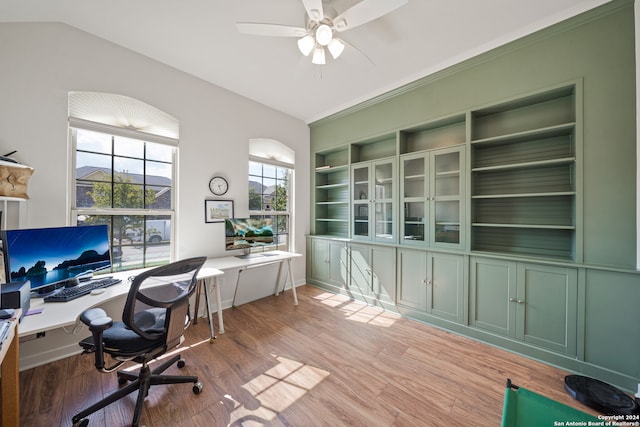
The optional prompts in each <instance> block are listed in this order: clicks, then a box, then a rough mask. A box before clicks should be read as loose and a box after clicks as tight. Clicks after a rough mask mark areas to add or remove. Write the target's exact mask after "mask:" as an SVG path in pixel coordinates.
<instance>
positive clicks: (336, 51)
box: [327, 39, 344, 59]
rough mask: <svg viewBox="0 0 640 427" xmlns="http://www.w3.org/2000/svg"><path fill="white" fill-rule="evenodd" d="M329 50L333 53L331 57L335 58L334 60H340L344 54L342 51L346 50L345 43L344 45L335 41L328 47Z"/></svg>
mask: <svg viewBox="0 0 640 427" xmlns="http://www.w3.org/2000/svg"><path fill="white" fill-rule="evenodd" d="M327 49H329V52H330V53H331V56H332V57H333V59H338V57H339V56H340V55H341V54H342V51H343V50H344V43H342V42H341V41H340V40H338V39H333V40H331V42H330V43H329V45H328V46H327Z"/></svg>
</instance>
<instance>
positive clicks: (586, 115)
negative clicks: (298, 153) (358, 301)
mask: <svg viewBox="0 0 640 427" xmlns="http://www.w3.org/2000/svg"><path fill="white" fill-rule="evenodd" d="M633 11H634V2H633V1H632V0H615V1H612V2H606V3H605V4H603V5H601V6H599V7H597V8H594V9H593V10H590V11H589V12H586V13H584V14H581V15H578V16H576V17H574V18H571V19H569V20H567V21H566V22H561V23H558V24H556V25H553V26H551V27H549V28H546V29H544V30H541V31H540V32H537V33H534V34H532V35H530V36H527V37H524V38H523V39H521V40H517V41H514V42H512V43H508V44H507V45H505V46H501V47H498V48H496V49H492V50H491V51H489V52H486V53H484V54H482V55H479V56H478V57H475V58H471V59H469V60H466V61H463V62H462V63H460V64H456V65H454V66H452V67H449V68H447V69H446V70H443V71H442V72H437V73H434V74H432V75H429V76H426V77H424V78H422V79H419V80H417V81H416V82H412V83H410V84H408V85H406V86H404V87H402V88H398V89H397V90H393V91H391V92H389V93H385V94H383V95H380V96H379V97H376V98H374V99H372V100H368V101H366V102H363V103H361V104H358V105H356V106H354V107H352V108H349V109H348V110H345V111H342V112H339V113H336V114H334V115H332V116H330V117H326V118H323V119H321V120H318V121H316V122H314V123H311V124H310V130H311V153H312V155H311V168H312V170H313V169H314V168H315V169H316V172H315V173H314V174H313V176H315V182H314V183H313V184H312V192H313V194H314V195H315V197H316V198H313V196H312V207H311V209H312V214H311V216H312V222H311V233H310V236H309V238H308V239H309V241H313V240H333V239H335V238H336V236H338V237H340V238H341V239H343V240H344V242H343V243H344V245H345V247H346V248H347V249H349V248H350V247H351V245H354V244H355V245H357V246H356V247H354V250H353V251H351V252H350V254H351V256H354V255H355V256H356V257H357V258H358V260H359V263H356V262H354V261H353V260H350V261H349V262H348V263H347V267H346V268H347V270H349V271H348V275H347V276H348V279H347V280H346V282H345V283H344V284H343V285H341V286H337V285H334V284H331V283H329V282H328V281H326V280H325V281H323V280H317V279H314V278H312V277H311V276H310V275H309V276H308V277H307V279H308V281H309V283H313V284H316V285H318V286H322V287H325V288H327V289H331V290H333V291H336V292H343V293H345V294H347V295H351V296H354V297H356V298H358V297H359V296H360V295H362V294H367V298H362V299H363V300H366V301H368V302H371V298H374V297H375V295H376V292H374V287H373V286H372V283H374V282H373V281H371V280H369V278H370V277H372V276H371V275H369V276H367V274H369V273H368V272H367V271H368V269H370V267H371V265H370V264H369V263H372V264H374V265H375V266H376V270H377V269H378V267H379V266H380V265H381V263H382V261H379V260H378V259H376V257H375V256H374V257H373V258H371V248H373V247H376V248H386V249H388V250H389V252H390V253H391V252H393V251H395V258H394V259H395V264H394V265H389V266H387V267H385V268H389V269H395V278H396V280H395V295H393V296H392V295H389V296H390V297H391V298H390V299H391V301H393V303H388V302H387V303H385V304H387V305H385V304H382V303H380V305H384V306H385V307H386V308H389V309H393V310H396V311H397V312H399V313H401V314H402V315H404V316H407V317H411V318H413V319H417V320H420V321H424V322H427V323H430V324H432V325H436V326H438V327H442V328H445V329H447V330H449V331H453V332H456V333H460V334H463V335H466V336H469V337H472V338H474V339H478V340H481V341H483V342H487V343H489V344H492V345H496V346H500V347H502V348H505V349H509V350H511V351H515V352H518V353H520V354H525V355H528V356H530V357H532V358H534V359H537V360H541V361H545V362H547V363H551V364H553V365H555V366H560V367H563V368H565V369H567V370H570V371H573V372H579V373H582V374H584V375H589V376H592V377H596V378H598V379H600V380H603V381H607V382H610V383H612V384H615V385H617V386H620V387H623V388H625V389H627V390H633V391H634V392H635V390H637V384H638V383H640V364H639V363H638V357H637V355H638V354H640V335H638V328H637V326H638V325H639V324H640V314H639V313H640V311H638V310H637V309H636V308H635V307H636V306H637V302H638V297H639V295H640V272H638V271H637V265H636V264H637V253H636V252H637V230H636V228H637V227H636V222H637V219H636V213H637V212H636V211H637V194H636V193H637V185H636V183H635V181H634V177H635V176H636V175H637V166H638V165H637V149H638V147H637V137H636V128H637V106H636V96H635V94H636V86H637V82H636V80H637V79H636V71H637V70H636V64H635V48H636V45H635V43H634V40H635V38H634V34H635V32H636V27H637V23H636V22H634V21H635V18H634V13H633ZM337 153H340V154H339V155H338V154H337ZM336 158H340V161H338V162H336V163H334V164H332V165H331V167H327V165H326V164H325V163H323V162H327V163H332V162H333V161H334V159H336ZM380 161H385V162H388V163H389V164H395V176H396V178H395V179H394V180H393V182H392V183H388V182H387V183H386V185H388V186H389V187H390V188H391V191H392V193H393V196H392V197H390V198H388V199H387V200H386V201H385V203H387V205H388V206H391V208H387V209H391V211H392V212H391V214H390V215H388V216H387V218H390V219H391V221H388V222H387V224H393V225H389V227H391V228H386V229H385V233H384V234H385V235H387V236H389V237H386V238H385V240H375V238H374V237H370V235H369V234H367V237H366V238H362V239H361V238H360V236H358V234H359V232H358V231H357V230H356V228H355V227H356V218H357V217H360V216H361V215H360V213H362V214H364V213H365V212H366V210H362V211H359V210H357V209H356V208H359V207H360V206H361V205H363V204H367V209H368V212H366V213H367V215H368V216H369V217H370V216H371V215H372V211H374V210H376V209H377V208H380V209H378V211H381V206H378V207H377V208H375V207H372V205H370V202H369V201H368V200H370V199H366V200H367V201H366V202H358V201H357V200H355V199H353V195H354V194H356V195H359V194H360V192H359V191H356V192H355V193H354V186H355V181H354V178H353V176H352V173H353V171H354V168H356V167H360V166H361V165H364V164H368V165H369V166H371V167H373V165H375V164H377V162H380ZM314 162H315V163H314ZM394 162H395V163H394ZM338 164H339V165H338ZM344 165H346V167H345V166H344ZM333 167H336V168H338V169H334V170H335V172H337V173H339V174H340V175H336V179H335V180H333V181H331V184H333V182H338V181H340V182H342V183H345V182H346V186H347V188H346V189H345V188H344V187H343V188H342V190H341V191H340V195H338V196H336V197H334V196H333V194H331V193H330V192H329V190H325V189H323V188H322V187H321V186H322V185H330V182H329V181H327V182H323V181H321V180H322V179H323V178H320V177H319V175H320V174H322V173H325V172H326V170H327V169H328V170H331V169H332V168H333ZM323 168H324V169H323ZM339 168H342V170H340V169H339ZM330 173H332V172H330ZM392 175H393V174H392ZM338 176H339V177H340V178H339V179H337V177H338ZM312 179H313V178H312ZM367 179H368V180H371V179H373V180H375V177H374V178H370V176H369V177H368V178H367ZM367 184H369V183H367ZM343 185H344V184H343ZM331 191H333V190H331ZM385 191H386V190H385ZM374 192H375V190H374ZM335 193H338V191H336V192H335ZM369 193H370V191H369V192H368V193H367V196H369V195H370V194H369ZM318 194H321V195H326V198H324V199H322V200H320V199H318V198H317V195H318ZM358 200H360V199H358ZM318 202H320V203H318ZM333 203H335V204H336V206H332V204H333ZM394 204H395V205H394ZM338 206H340V208H339V209H338ZM394 215H395V216H394ZM329 224H330V225H329ZM338 224H340V225H339V226H338ZM367 227H368V228H367V232H368V233H369V232H371V233H373V230H375V227H376V224H375V222H372V221H371V220H370V219H369V221H367ZM312 246H314V245H312ZM320 246H321V245H320ZM317 248H318V247H316V250H317ZM367 248H369V249H367ZM355 249H357V251H356V250H355ZM361 254H363V255H362V256H361ZM307 256H308V258H313V257H314V256H315V255H314V253H313V251H310V252H309V253H308V254H307ZM367 256H368V257H369V258H367ZM389 257H391V255H390V254H389ZM378 258H379V257H378ZM355 268H357V269H360V270H361V271H363V272H364V274H362V275H360V276H361V277H360V278H358V279H355V278H354V275H353V274H352V272H351V271H350V270H351V269H355ZM372 271H373V270H372ZM376 274H377V273H376ZM350 283H354V284H359V283H365V285H364V286H363V287H362V289H363V290H362V291H358V290H357V289H356V288H357V287H358V286H359V285H358V286H352V287H351V288H350V287H349V286H350ZM389 289H393V287H392V286H390V287H389ZM388 292H389V291H388ZM388 292H387V293H388ZM384 298H387V297H386V296H385V297H384ZM374 299H375V298H374ZM389 305H390V306H389Z"/></svg>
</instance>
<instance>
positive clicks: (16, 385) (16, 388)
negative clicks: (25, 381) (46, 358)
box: [1, 321, 20, 427]
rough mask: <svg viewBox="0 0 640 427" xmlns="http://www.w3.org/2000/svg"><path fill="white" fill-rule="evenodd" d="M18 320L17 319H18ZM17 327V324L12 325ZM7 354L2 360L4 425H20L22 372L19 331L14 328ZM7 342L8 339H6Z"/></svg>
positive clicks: (8, 426) (12, 426)
mask: <svg viewBox="0 0 640 427" xmlns="http://www.w3.org/2000/svg"><path fill="white" fill-rule="evenodd" d="M16 322H17V321H16ZM11 327H12V328H16V325H15V324H14V325H12V326H11ZM12 335H13V338H12V339H11V344H9V349H8V350H7V354H6V356H5V357H4V360H3V361H2V368H1V372H2V426H3V427H4V426H6V427H18V426H19V425H20V373H19V365H18V363H19V356H18V341H19V340H18V331H17V329H14V332H13V333H12ZM5 343H6V341H5Z"/></svg>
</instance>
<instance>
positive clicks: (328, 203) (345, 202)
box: [316, 200, 349, 205]
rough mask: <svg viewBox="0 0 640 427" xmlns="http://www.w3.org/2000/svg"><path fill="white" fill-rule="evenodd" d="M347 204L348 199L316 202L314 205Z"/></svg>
mask: <svg viewBox="0 0 640 427" xmlns="http://www.w3.org/2000/svg"><path fill="white" fill-rule="evenodd" d="M347 204H349V201H348V200H331V201H328V202H316V205H347Z"/></svg>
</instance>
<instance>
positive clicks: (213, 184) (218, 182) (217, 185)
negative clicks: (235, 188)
mask: <svg viewBox="0 0 640 427" xmlns="http://www.w3.org/2000/svg"><path fill="white" fill-rule="evenodd" d="M209 190H211V192H212V193H213V194H215V195H216V196H222V195H224V194H225V193H226V192H227V190H229V183H228V182H227V180H226V179H224V178H223V177H221V176H214V177H213V178H211V181H209Z"/></svg>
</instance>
